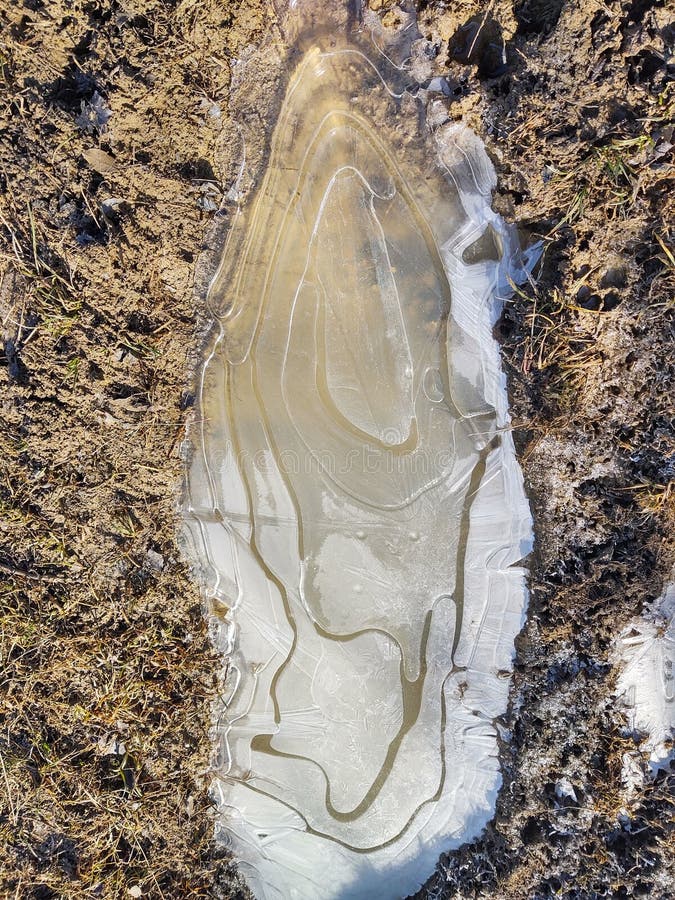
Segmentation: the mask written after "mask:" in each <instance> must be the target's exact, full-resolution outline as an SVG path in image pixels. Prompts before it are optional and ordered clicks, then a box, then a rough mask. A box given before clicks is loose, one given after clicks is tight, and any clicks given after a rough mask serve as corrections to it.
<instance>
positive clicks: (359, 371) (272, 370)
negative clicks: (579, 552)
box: [186, 35, 532, 900]
mask: <svg viewBox="0 0 675 900" xmlns="http://www.w3.org/2000/svg"><path fill="white" fill-rule="evenodd" d="M392 71H393V70H392V69H391V66H388V64H385V63H383V56H382V54H378V52H376V51H372V52H371V51H369V50H368V45H367V44H365V43H363V44H362V43H358V42H354V43H348V42H345V41H342V42H339V41H336V39H335V38H334V37H331V39H330V40H326V39H322V38H320V37H319V36H318V35H317V37H316V42H315V44H314V46H310V48H309V49H308V50H307V51H306V52H305V54H304V56H303V57H302V59H301V61H300V62H299V63H298V64H297V67H296V68H295V70H294V72H293V74H292V76H291V77H290V81H289V84H288V88H287V91H286V95H285V99H284V101H283V105H282V107H281V110H280V113H279V117H278V121H277V124H276V128H275V131H274V135H273V139H272V145H271V151H270V157H269V162H268V165H267V168H266V171H265V174H264V178H263V179H262V181H261V184H260V186H259V188H258V190H257V192H256V194H255V196H254V197H253V199H252V200H251V201H250V202H248V203H246V204H245V205H244V207H243V209H241V210H239V211H238V213H237V214H236V216H235V217H234V222H233V224H232V227H231V229H230V232H229V236H228V239H227V243H226V245H225V248H224V251H223V260H222V263H221V266H220V269H219V270H218V272H217V273H216V276H215V278H214V280H213V283H212V285H211V289H210V302H211V304H212V307H213V308H214V310H215V311H216V317H217V329H216V333H215V337H214V339H213V341H212V342H211V345H210V347H209V349H208V355H207V358H206V361H205V364H204V367H203V372H202V381H201V390H200V396H199V414H198V422H199V424H198V425H197V426H196V427H195V430H194V433H193V443H194V452H193V455H192V458H191V463H190V467H189V473H188V490H187V498H188V499H187V505H186V520H187V523H188V527H189V532H190V534H191V537H192V549H191V554H192V557H193V559H194V560H196V561H197V562H198V563H199V566H200V568H201V571H202V573H203V578H204V581H205V583H206V593H207V597H208V600H209V608H210V615H211V621H212V624H213V625H214V627H215V630H216V632H217V640H218V642H219V645H220V647H221V648H222V649H223V650H224V651H225V653H226V654H227V658H228V666H227V672H226V674H225V675H224V692H225V699H224V703H223V709H222V710H221V711H220V715H219V718H218V722H217V728H216V731H217V739H218V741H219V744H220V759H219V765H218V773H217V774H218V780H217V786H216V788H217V795H218V800H219V809H220V817H219V833H220V836H221V837H222V839H223V840H225V841H227V843H228V845H229V846H230V847H231V848H232V851H233V853H234V855H235V858H236V859H237V860H238V861H239V867H240V870H241V871H242V872H243V873H244V874H245V877H246V879H247V881H248V883H249V885H250V886H251V888H252V890H253V892H254V894H255V895H256V897H258V898H284V900H286V898H307V900H310V898H311V900H319V898H357V897H363V898H366V897H368V898H372V897H381V898H389V897H400V896H405V895H406V894H408V893H410V892H412V891H414V890H416V888H417V887H418V886H419V885H420V883H422V882H423V881H424V880H425V879H426V878H427V877H428V876H429V875H430V874H431V873H432V871H433V869H434V866H435V863H436V861H437V858H438V856H439V854H440V853H441V852H442V851H444V850H447V849H449V848H451V847H453V846H457V845H459V844H461V843H463V842H464V841H466V840H470V839H471V838H472V837H474V836H475V835H476V834H478V833H479V832H480V831H481V829H482V828H483V827H484V825H485V824H486V822H487V821H488V820H489V818H490V817H491V815H492V812H493V807H494V802H495V798H496V792H497V790H498V789H499V785H500V771H499V760H498V734H497V728H496V725H495V719H496V718H497V717H499V716H500V715H501V714H503V713H504V712H505V710H506V706H507V701H508V689H509V675H510V672H511V668H512V658H513V646H514V638H515V636H516V635H517V633H518V632H519V630H520V629H521V627H522V624H523V616H524V610H525V605H526V590H525V583H524V570H523V569H522V567H521V566H520V565H519V563H520V562H521V561H522V559H523V558H524V557H525V556H526V555H527V554H528V553H529V551H530V549H531V521H530V513H529V507H528V503H527V500H526V497H525V493H524V490H523V482H522V477H521V473H520V470H519V467H518V464H517V462H516V458H515V453H514V447H513V441H512V437H511V433H510V430H509V416H508V410H507V398H506V390H505V378H504V375H503V372H502V370H501V366H500V357H499V350H498V347H497V344H496V342H495V340H494V338H493V335H492V329H493V325H494V322H495V320H496V318H497V316H498V315H499V312H500V309H501V304H502V301H503V299H504V298H505V297H506V296H507V295H508V294H509V292H510V290H511V285H512V283H513V282H514V281H515V282H519V281H522V280H523V278H524V277H525V275H526V270H527V268H528V266H529V265H530V264H531V262H532V260H531V258H530V257H528V255H527V254H523V253H522V252H521V250H520V248H519V243H518V239H517V236H516V234H515V231H514V230H513V229H512V228H510V227H507V226H506V225H505V223H504V222H503V221H502V220H501V219H500V218H499V217H498V216H497V215H496V214H495V213H494V212H493V211H492V209H491V192H492V190H493V189H494V187H495V183H496V180H495V173H494V170H493V167H492V165H491V163H490V161H489V159H488V157H487V154H486V153H485V150H484V148H483V146H482V144H481V143H480V141H479V140H478V139H477V138H476V137H475V136H474V135H473V134H472V132H470V131H469V130H468V129H466V128H464V127H463V126H460V125H452V124H445V125H443V126H440V127H437V128H436V130H435V131H434V132H433V134H430V133H426V134H425V133H424V128H422V129H421V130H420V128H419V125H418V121H419V118H420V117H419V115H418V112H416V110H417V109H418V108H419V107H420V104H421V103H422V100H421V99H420V98H419V97H418V99H417V100H413V99H412V97H411V96H410V94H409V93H407V92H406V91H405V90H404V89H402V87H401V84H400V82H399V83H398V84H397V83H396V82H397V79H400V77H401V76H400V71H401V70H400V69H398V70H396V71H394V72H393V75H392V77H391V79H390V78H389V76H390V75H391V73H392ZM411 123H412V124H411Z"/></svg>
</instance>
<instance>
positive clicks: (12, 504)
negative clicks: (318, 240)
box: [0, 0, 675, 900]
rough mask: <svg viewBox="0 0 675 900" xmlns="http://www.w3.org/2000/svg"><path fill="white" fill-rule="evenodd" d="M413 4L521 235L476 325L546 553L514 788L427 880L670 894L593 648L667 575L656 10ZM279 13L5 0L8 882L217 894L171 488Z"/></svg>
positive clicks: (661, 77) (192, 616) (193, 610)
mask: <svg viewBox="0 0 675 900" xmlns="http://www.w3.org/2000/svg"><path fill="white" fill-rule="evenodd" d="M371 6H372V7H373V8H378V11H379V14H380V15H381V16H382V18H383V21H384V22H385V23H387V22H394V21H395V19H396V16H397V15H398V13H397V11H396V8H395V6H394V5H393V4H391V3H386V2H382V0H373V2H371ZM419 6H420V13H419V16H420V21H421V22H422V32H423V36H424V37H425V38H427V39H428V40H429V41H430V44H429V45H428V46H425V50H426V57H425V58H426V59H428V60H430V62H431V70H432V71H431V74H433V75H441V76H443V77H444V78H446V79H447V86H448V101H447V102H448V115H449V116H450V118H452V119H460V118H461V119H463V120H465V121H466V122H467V124H469V125H470V126H471V127H473V128H474V129H475V130H476V131H478V132H479V133H480V134H481V135H482V136H483V138H484V139H485V141H486V144H487V147H488V150H489V152H490V153H491V155H492V157H493V160H494V162H495V166H496V168H497V171H498V174H499V179H500V189H499V193H498V196H497V197H496V201H495V202H496V206H497V208H498V209H499V211H500V212H502V213H503V214H504V215H506V216H507V217H510V218H511V219H512V220H516V221H518V223H519V224H520V226H521V228H522V229H523V232H524V236H525V238H526V239H527V240H532V239H534V238H537V237H538V238H540V239H542V240H544V242H545V255H544V259H543V263H542V265H541V267H540V271H539V272H538V273H537V277H536V280H535V282H534V283H533V284H532V285H531V286H530V287H528V288H527V289H523V290H522V291H521V293H520V294H518V296H517V298H516V300H515V302H514V303H513V304H512V305H511V306H510V307H509V308H508V309H507V310H506V312H505V314H504V316H503V318H502V320H501V322H500V324H499V326H498V333H499V336H500V339H501V341H502V346H503V354H504V360H505V364H506V365H507V368H508V372H509V377H510V391H511V401H512V413H513V415H514V417H515V426H516V427H515V432H514V438H515V440H516V445H517V448H518V450H519V454H520V461H521V465H522V467H523V470H524V472H525V475H526V480H527V483H528V489H529V492H530V496H531V499H532V503H533V509H534V514H535V525H536V529H537V535H538V542H537V547H538V550H537V555H536V556H535V558H534V560H533V562H532V575H531V603H530V616H529V619H528V624H527V626H526V628H525V630H524V632H523V634H522V636H521V638H520V642H519V654H518V659H517V669H516V685H515V690H514V692H513V700H512V709H511V713H510V715H509V717H508V718H507V719H506V720H505V721H504V737H505V738H507V737H510V738H511V740H510V741H505V743H504V746H503V748H502V764H503V768H504V774H505V786H504V789H503V790H502V793H501V798H500V801H499V804H498V809H497V815H496V817H495V820H494V823H493V824H492V825H491V826H490V827H489V828H488V830H487V832H486V833H485V835H484V836H483V838H482V839H481V840H479V841H478V842H475V843H474V844H472V845H469V846H468V847H466V848H464V849H463V850H461V851H458V852H455V853H453V854H451V855H448V856H446V857H444V858H442V860H441V863H440V866H439V869H438V872H437V874H436V875H435V876H434V877H433V878H432V880H431V881H430V882H429V884H428V885H427V887H426V888H425V890H424V891H422V892H421V893H420V895H419V896H420V897H423V896H426V897H453V896H458V897H459V896H461V897H478V896H480V897H491V898H501V897H504V898H525V897H537V898H539V897H542V898H543V897H549V896H556V897H566V898H579V900H581V898H594V897H637V896H648V897H657V898H658V897H667V896H671V895H672V893H673V883H674V882H673V869H672V859H673V833H672V814H671V811H672V778H673V776H672V774H668V773H662V774H661V775H660V776H659V777H658V778H657V780H656V781H655V782H654V783H650V782H648V781H644V782H641V786H640V787H639V788H638V790H637V792H636V791H635V790H632V791H629V790H628V788H627V786H626V785H625V784H624V783H623V782H622V776H621V773H622V765H623V760H624V757H625V756H626V754H628V755H629V757H630V758H631V759H632V760H633V762H634V764H635V766H636V767H637V770H638V772H641V771H642V770H643V769H644V768H645V767H646V761H645V760H644V759H642V758H641V757H640V755H639V753H638V752H637V748H638V743H639V742H638V741H637V740H636V738H635V737H634V736H633V735H631V734H630V732H629V731H628V730H627V728H626V718H625V716H624V714H623V713H622V711H621V710H620V709H619V708H618V706H617V704H616V702H615V701H614V700H613V695H612V692H613V689H614V685H615V680H616V675H615V672H614V671H613V669H612V666H611V663H610V655H611V647H612V641H613V638H614V636H615V635H616V634H617V633H618V632H619V630H620V629H621V628H622V627H623V625H625V623H626V622H627V621H628V620H629V619H630V617H631V616H632V615H634V614H635V613H637V612H639V611H640V609H641V608H642V607H643V605H644V604H646V603H648V602H649V601H652V600H654V599H655V598H656V597H657V596H658V595H659V594H660V592H661V587H662V582H663V578H664V576H665V575H666V574H667V572H668V571H669V570H670V566H671V563H672V557H673V547H672V526H673V515H672V480H673V462H672V451H673V433H672V408H671V403H670V399H669V394H668V388H669V384H672V362H671V361H670V360H671V357H669V355H668V350H669V337H668V335H669V329H670V328H671V327H672V288H673V272H674V268H675V265H674V257H673V249H672V247H673V241H672V231H671V230H669V229H672V221H673V218H672V199H671V196H670V194H669V193H668V188H669V185H670V183H671V182H672V174H673V168H672V102H673V101H672V92H671V89H670V88H669V87H668V85H667V77H668V74H669V69H668V65H669V59H670V57H669V54H670V53H671V52H672V43H673V33H674V30H673V26H672V24H671V23H670V20H669V18H668V15H667V10H666V7H665V4H663V3H659V2H654V3H650V2H644V0H630V2H622V3H620V2H613V3H600V2H596V0H588V2H585V3H580V2H571V0H569V2H566V3H563V2H562V0H557V2H556V0H546V2H545V0H525V2H515V3H512V2H507V0H497V2H493V3H488V4H478V3H471V2H466V3H459V4H452V5H451V4H446V3H441V2H427V3H424V2H421V3H420V4H419ZM275 27H276V26H275V23H274V15H273V13H272V12H271V10H270V9H269V8H268V7H266V6H265V4H264V3H262V2H260V3H254V2H250V3H243V2H242V3H240V4H237V3H216V2H206V3H204V4H199V5H197V4H195V3H191V2H184V3H181V4H179V5H175V4H173V3H168V2H167V3H162V2H156V0H147V2H143V0H139V2H136V3H133V4H132V3H130V2H124V3H118V2H112V3H109V4H99V3H97V2H86V3H84V2H76V3H72V4H65V3H62V2H61V0H52V2H50V3H42V2H40V0H37V2H36V0H26V2H25V4H23V5H21V6H18V5H10V4H9V3H8V2H7V0H4V2H2V3H0V29H1V30H0V144H1V147H2V150H1V153H0V160H1V162H0V213H1V218H0V240H1V241H2V247H1V249H0V321H1V322H2V341H3V348H4V349H3V354H2V355H1V356H0V380H1V382H2V386H1V387H0V409H1V410H2V412H1V414H0V415H1V420H2V429H1V430H0V445H1V447H2V457H3V463H2V479H1V480H0V572H1V573H2V578H3V580H2V583H1V584H0V596H1V597H2V609H1V615H2V620H1V623H0V625H1V635H2V640H1V643H0V647H1V650H2V695H1V697H2V699H1V700H0V716H1V718H2V729H1V730H0V742H1V749H2V761H3V764H2V776H1V778H0V782H1V783H2V784H3V785H4V789H3V797H2V802H1V808H0V837H1V840H2V843H3V848H2V852H1V853H0V884H1V885H2V893H3V894H5V895H7V896H12V897H19V898H21V897H26V898H28V897H30V898H52V897H68V898H79V897H82V898H84V897H87V898H89V897H96V896H100V897H128V896H155V897H176V898H178V897H180V898H183V897H197V896H202V897H203V896H212V897H224V896H236V895H237V893H238V892H239V891H240V890H241V889H240V888H239V887H238V886H237V879H236V876H235V875H234V874H233V870H232V867H231V864H230V862H229V861H228V860H226V859H219V856H222V852H221V851H218V850H215V849H214V848H213V847H212V846H211V844H210V838H211V833H212V824H213V820H212V811H211V810H210V806H209V800H208V796H207V793H206V784H207V780H208V775H207V772H208V763H209V740H208V727H209V703H210V700H211V699H212V698H213V696H214V695H215V693H216V692H217V690H218V684H217V681H216V678H215V676H214V672H215V671H216V665H215V662H216V661H215V658H214V654H213V651H212V650H211V648H210V644H209V642H208V639H207V635H206V633H205V628H204V625H203V622H202V617H201V611H200V598H199V592H198V589H197V588H196V587H195V585H194V584H193V583H192V582H191V580H190V579H189V577H188V572H187V570H186V567H185V566H184V565H183V563H181V561H180V557H179V553H178V549H177V545H176V538H175V522H176V519H175V516H176V513H175V499H174V498H175V496H176V489H177V488H176V486H177V485H178V484H179V481H180V476H181V471H182V460H181V444H182V440H183V436H184V429H185V424H186V419H187V417H188V416H189V415H190V409H191V406H192V403H193V388H192V385H191V382H190V375H189V372H190V369H191V366H192V365H193V363H194V361H195V359H196V352H197V349H198V346H199V340H200V335H202V334H203V331H204V328H205V321H206V310H205V309H204V307H203V306H202V305H201V304H200V301H199V299H198V298H199V296H200V295H199V292H197V293H195V288H194V280H195V267H196V264H197V260H198V259H199V258H200V254H201V252H202V249H203V247H204V242H205V240H206V235H207V234H209V233H211V234H212V233H213V225H214V223H215V222H217V221H218V216H219V212H218V210H219V209H220V206H221V199H222V197H223V196H224V195H225V194H226V192H227V191H228V190H229V189H230V188H231V186H232V184H233V183H234V181H235V179H236V177H237V172H238V171H239V165H240V162H241V160H240V142H239V141H238V140H237V135H238V131H237V127H236V126H235V122H237V123H241V122H242V121H243V122H245V123H247V127H248V128H249V131H250V132H251V133H252V134H257V135H258V139H257V145H256V143H255V142H254V143H253V144H249V146H250V147H251V150H250V153H251V156H250V160H249V165H248V166H247V169H246V173H245V178H248V179H251V180H254V179H255V177H256V175H257V174H258V172H259V167H260V165H261V164H262V162H263V161H264V155H265V142H264V138H263V137H262V136H263V135H264V134H265V133H266V127H265V123H266V122H268V121H269V119H270V118H271V117H272V116H273V112H274V103H275V97H276V96H278V67H275V64H274V60H273V59H271V60H270V65H269V66H268V67H267V68H266V69H261V72H260V79H259V89H258V91H257V92H256V93H255V94H253V95H251V96H249V97H248V98H247V99H246V100H245V101H242V102H241V103H240V104H239V105H238V106H237V108H233V109H230V108H229V106H228V96H229V87H230V83H231V79H232V78H236V77H237V66H236V60H237V59H238V58H241V57H245V56H246V55H247V53H248V52H249V51H248V49H247V48H248V47H249V46H250V45H252V44H254V43H257V42H259V41H260V40H261V39H262V36H263V32H265V33H269V32H270V30H273V29H274V28H275ZM670 74H672V72H670ZM197 280H198V281H199V276H198V279H197ZM196 298H197V299H196ZM669 367H670V368H669ZM570 789H571V790H570ZM139 892H140V893H139Z"/></svg>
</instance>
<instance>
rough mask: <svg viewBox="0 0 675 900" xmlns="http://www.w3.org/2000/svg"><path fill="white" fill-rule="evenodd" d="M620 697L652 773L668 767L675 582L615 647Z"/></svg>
mask: <svg viewBox="0 0 675 900" xmlns="http://www.w3.org/2000/svg"><path fill="white" fill-rule="evenodd" d="M616 656H617V662H618V663H619V665H620V675H619V679H618V682H617V695H618V696H619V697H620V698H621V700H622V702H623V703H624V704H625V706H626V709H627V712H628V719H629V723H630V727H631V728H632V729H633V730H634V731H635V732H637V733H638V734H640V735H641V736H642V738H643V740H642V743H641V748H642V750H643V751H644V752H645V753H646V754H649V765H650V769H651V771H652V773H656V771H657V770H658V769H659V768H666V769H667V768H668V764H669V762H670V760H672V759H673V756H674V752H673V744H674V742H675V581H671V582H669V583H668V584H667V585H666V586H665V588H664V590H663V594H662V596H661V597H660V598H659V600H658V601H657V602H656V603H655V604H654V605H653V607H652V608H650V609H648V610H647V611H646V612H645V614H644V615H643V616H641V617H640V618H636V619H634V620H633V622H631V624H630V625H629V626H628V627H627V628H625V629H624V631H623V632H622V633H621V635H620V637H619V640H618V644H617V653H616Z"/></svg>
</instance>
